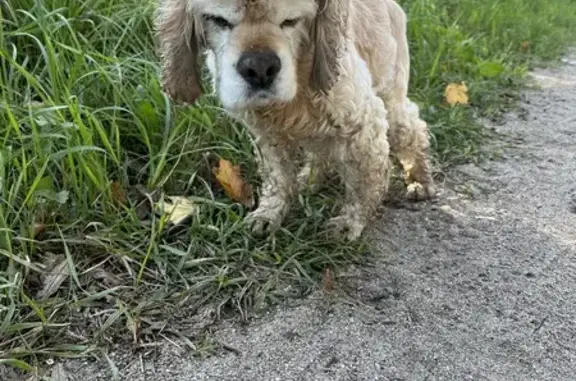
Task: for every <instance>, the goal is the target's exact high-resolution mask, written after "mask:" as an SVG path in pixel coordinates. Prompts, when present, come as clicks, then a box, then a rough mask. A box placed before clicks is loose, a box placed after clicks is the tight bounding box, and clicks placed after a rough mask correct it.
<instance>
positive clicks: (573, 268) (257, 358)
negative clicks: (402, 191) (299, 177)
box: [54, 55, 576, 381]
mask: <svg viewBox="0 0 576 381" xmlns="http://www.w3.org/2000/svg"><path fill="white" fill-rule="evenodd" d="M564 61H565V64H564V65H563V66H562V67H560V68H556V69H546V70H540V71H537V72H535V73H534V76H535V78H536V79H537V81H538V82H539V84H540V85H541V88H539V89H533V90H531V91H529V92H528V93H527V94H526V99H525V101H524V102H523V105H522V109H521V110H520V111H521V112H518V111H517V112H515V113H512V114H510V115H508V116H507V117H506V121H505V123H503V124H500V125H497V126H494V127H495V128H496V130H497V131H498V132H499V133H502V134H504V137H503V138H501V140H499V141H497V142H495V143H494V146H492V147H489V149H490V150H492V151H493V152H501V153H502V155H501V157H499V158H498V159H497V160H494V161H490V162H488V163H486V164H483V165H482V166H476V165H465V166H461V167H458V168H454V169H453V170H452V171H451V172H450V173H448V174H447V175H448V176H447V180H446V182H445V183H444V184H441V188H442V193H441V195H440V200H439V202H438V203H436V204H423V205H421V206H418V207H414V208H387V209H386V211H385V213H384V215H383V217H382V219H381V220H380V221H379V222H378V223H377V224H375V225H374V226H373V227H372V228H371V231H370V233H369V234H370V235H371V236H372V237H371V238H372V239H374V240H375V242H376V247H377V248H378V250H377V251H378V252H381V253H383V254H382V255H381V256H379V257H378V259H377V260H375V261H373V263H369V264H367V265H366V266H364V267H362V268H357V269H350V270H349V271H348V272H347V273H346V274H341V275H342V279H340V280H339V283H338V286H340V287H341V288H342V290H340V292H339V293H337V296H336V297H334V298H332V299H331V300H330V301H329V300H327V298H326V297H325V296H323V295H322V294H321V293H318V294H316V295H312V296H311V297H309V298H308V299H306V300H304V301H302V302H301V304H299V305H298V306H290V307H288V306H284V307H279V308H278V309H276V310H275V311H274V312H273V313H269V314H268V315H266V316H264V317H261V318H259V319H255V320H253V321H251V322H250V324H248V325H242V326H241V325H238V324H236V323H233V322H228V323H224V324H223V325H222V326H221V327H220V328H218V329H217V330H216V333H215V334H216V338H217V339H218V341H219V342H220V343H225V347H226V348H227V349H228V350H224V351H222V352H221V353H219V354H217V355H215V356H211V357H208V358H205V359H202V358H199V357H193V356H190V355H189V354H187V353H186V352H185V351H184V350H178V348H177V347H176V346H174V345H172V344H169V343H167V344H166V346H165V348H163V349H162V350H161V351H160V352H157V353H156V354H155V355H154V356H148V357H135V356H131V355H129V354H127V353H122V352H121V351H119V352H116V353H112V354H111V355H110V356H111V357H110V358H111V359H112V360H113V362H114V363H115V364H116V366H117V371H118V372H119V374H120V376H119V378H118V379H121V380H130V381H141V380H154V381H162V380H166V381H167V380H170V381H192V380H239V381H240V380H246V381H259V380H262V381H273V380H281V381H289V380H314V381H322V380H326V381H328V380H330V381H348V380H349V381H353V380H383V381H384V380H386V381H392V380H394V381H401V380H402V381H432V380H442V381H451V380H454V381H464V380H474V381H480V380H491V381H494V380H498V381H505V380H514V381H521V380H526V381H544V380H550V381H552V380H553V381H573V380H575V379H576V292H575V290H576V113H575V111H576V55H572V58H569V59H565V60H564ZM344 291H345V292H344ZM338 295H340V296H338ZM342 295H347V296H346V297H342ZM55 369H60V370H62V371H64V372H62V374H61V375H62V377H60V378H58V377H55V379H57V380H58V381H62V380H82V381H97V380H98V381H100V380H106V381H108V380H113V379H114V378H113V376H112V373H110V367H109V364H108V363H107V362H106V361H103V362H102V363H96V362H89V361H85V360H74V361H70V362H66V363H63V364H57V366H55ZM56 373H58V372H55V373H54V374H55V375H56ZM64 373H65V374H64Z"/></svg>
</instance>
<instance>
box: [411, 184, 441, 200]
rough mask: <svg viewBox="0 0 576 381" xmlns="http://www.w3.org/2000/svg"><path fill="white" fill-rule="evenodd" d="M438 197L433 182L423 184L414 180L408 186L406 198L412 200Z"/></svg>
mask: <svg viewBox="0 0 576 381" xmlns="http://www.w3.org/2000/svg"><path fill="white" fill-rule="evenodd" d="M436 197H437V192H436V189H435V187H434V185H433V184H428V185H422V184H421V183H418V182H413V183H410V184H408V186H407V187H406V198H407V199H408V200H410V201H425V200H434V199H436Z"/></svg>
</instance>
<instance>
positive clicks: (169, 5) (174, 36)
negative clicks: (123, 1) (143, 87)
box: [155, 0, 202, 104]
mask: <svg viewBox="0 0 576 381" xmlns="http://www.w3.org/2000/svg"><path fill="white" fill-rule="evenodd" d="M161 1H162V2H161V4H160V7H159V9H158V11H157V14H156V19H155V26H156V32H157V38H158V44H159V55H160V58H161V63H162V73H161V82H162V89H163V90H164V92H165V93H166V94H167V95H168V96H169V97H170V98H171V99H172V100H173V101H174V102H177V103H185V104H192V103H194V102H195V101H196V99H198V97H200V95H202V88H201V87H200V82H199V79H200V78H201V77H200V75H201V73H200V69H199V64H198V55H199V50H200V47H201V36H200V35H199V33H198V29H199V28H198V23H197V21H196V20H195V17H194V15H193V14H192V13H191V11H190V10H189V9H188V7H187V1H186V0H161Z"/></svg>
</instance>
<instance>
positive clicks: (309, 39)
mask: <svg viewBox="0 0 576 381" xmlns="http://www.w3.org/2000/svg"><path fill="white" fill-rule="evenodd" d="M160 1H161V3H160V6H159V7H158V9H157V14H156V17H155V29H156V36H157V39H158V47H159V53H158V54H159V57H160V61H161V66H162V72H161V84H162V89H163V91H164V92H165V93H166V94H167V96H168V97H169V98H170V99H171V100H172V101H174V102H175V103H180V104H194V103H195V101H196V100H197V98H198V97H199V96H200V95H201V94H202V91H203V90H202V86H201V84H200V76H201V70H200V67H201V65H202V64H201V62H200V61H201V60H200V59H199V56H201V55H203V56H204V58H205V59H204V62H205V64H206V66H207V67H208V70H209V72H210V74H211V77H212V86H213V89H214V91H215V93H216V94H217V96H218V98H219V101H220V102H221V104H222V106H223V108H224V109H225V110H226V112H227V113H228V114H229V115H230V116H232V117H233V118H235V119H237V120H239V121H241V122H243V123H244V124H245V125H246V126H247V128H248V129H249V131H250V133H251V135H252V136H253V137H254V141H255V143H256V146H257V150H256V151H257V153H259V155H258V156H257V157H258V159H259V171H260V174H261V176H262V186H261V192H260V193H261V195H260V200H259V205H258V207H257V208H256V209H255V210H253V211H251V212H250V213H249V214H248V215H247V217H246V219H247V222H248V223H250V225H251V228H252V230H253V232H254V233H256V234H267V233H268V234H269V233H271V232H273V231H274V230H276V229H278V228H279V227H280V226H281V225H282V222H283V220H284V218H285V217H286V215H287V213H288V212H289V210H290V205H291V203H292V201H293V200H294V198H295V196H296V195H297V194H298V192H299V190H301V188H302V186H305V185H306V184H307V183H308V180H309V178H310V174H311V173H312V171H314V173H315V174H316V176H317V178H318V179H321V178H322V175H324V174H325V173H326V172H327V171H328V170H336V171H337V173H338V174H339V175H340V177H341V178H342V180H343V182H344V186H345V201H344V204H343V206H342V210H341V211H340V213H339V214H338V216H337V217H334V218H332V219H331V220H330V221H329V222H328V223H329V227H330V228H331V229H333V230H334V231H335V232H337V233H338V234H339V235H341V236H343V237H345V238H347V239H348V240H356V239H357V238H359V237H360V236H361V235H362V233H363V231H364V230H365V228H366V226H367V224H368V223H369V222H370V221H371V219H372V218H373V217H374V216H375V213H376V210H377V207H378V206H379V204H380V202H381V201H382V199H383V198H384V196H385V195H386V194H387V191H388V184H389V177H390V172H391V159H390V155H392V156H394V157H396V158H397V159H398V160H399V162H400V163H401V165H402V168H403V170H404V179H405V183H406V187H407V190H406V196H407V198H408V199H410V200H416V201H422V200H426V199H429V198H432V197H434V195H435V187H434V182H433V179H432V175H431V169H430V159H429V145H430V144H429V134H428V125H427V123H426V122H424V121H423V120H422V119H421V117H420V115H419V114H420V111H419V108H418V106H417V105H416V104H415V103H414V102H412V101H411V100H410V99H409V98H408V95H407V93H408V82H409V74H410V73H409V71H410V55H409V47H408V41H407V36H406V29H407V17H406V14H405V12H404V11H403V9H402V8H401V7H400V5H398V4H397V3H396V2H395V1H393V0H160ZM301 151H303V152H305V154H306V159H305V162H304V164H303V165H299V160H298V158H299V153H300V152H301Z"/></svg>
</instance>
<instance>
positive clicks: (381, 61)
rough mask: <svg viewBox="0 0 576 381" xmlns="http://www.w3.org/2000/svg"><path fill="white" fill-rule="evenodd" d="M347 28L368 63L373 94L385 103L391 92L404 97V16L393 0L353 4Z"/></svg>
mask: <svg viewBox="0 0 576 381" xmlns="http://www.w3.org/2000/svg"><path fill="white" fill-rule="evenodd" d="M354 3H355V4H354V7H352V10H353V13H352V14H351V28H352V32H353V34H354V37H353V38H354V40H355V42H356V47H357V49H358V51H359V52H360V55H361V56H362V58H363V59H364V60H365V61H366V62H367V63H368V67H369V68H370V72H371V73H372V80H373V84H374V87H375V89H376V91H377V92H378V93H379V95H380V96H382V98H384V100H385V101H386V100H387V99H389V98H390V97H392V94H390V92H391V91H394V92H395V93H396V95H397V97H398V98H402V97H404V96H406V93H407V90H408V81H409V75H410V56H409V51H408V41H407V37H406V20H407V18H406V13H405V12H404V10H403V9H402V8H401V7H400V5H398V3H396V1H394V0H362V1H355V2H354Z"/></svg>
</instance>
